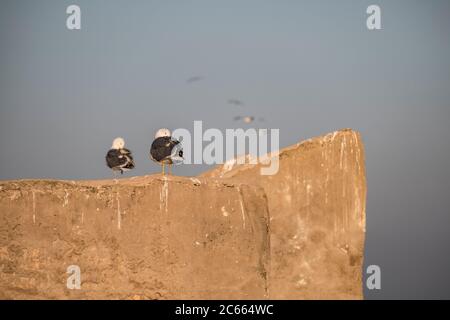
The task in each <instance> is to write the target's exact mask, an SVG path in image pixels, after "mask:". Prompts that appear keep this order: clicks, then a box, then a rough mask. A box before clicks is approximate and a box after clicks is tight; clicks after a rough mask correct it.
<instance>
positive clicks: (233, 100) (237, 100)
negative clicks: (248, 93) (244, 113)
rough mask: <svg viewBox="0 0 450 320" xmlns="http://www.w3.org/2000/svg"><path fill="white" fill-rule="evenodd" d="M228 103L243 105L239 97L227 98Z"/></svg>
mask: <svg viewBox="0 0 450 320" xmlns="http://www.w3.org/2000/svg"><path fill="white" fill-rule="evenodd" d="M228 103H229V104H233V105H235V106H243V105H244V102H243V101H242V100H239V99H228Z"/></svg>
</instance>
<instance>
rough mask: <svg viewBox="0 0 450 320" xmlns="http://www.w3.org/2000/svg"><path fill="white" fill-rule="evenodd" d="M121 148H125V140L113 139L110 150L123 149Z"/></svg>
mask: <svg viewBox="0 0 450 320" xmlns="http://www.w3.org/2000/svg"><path fill="white" fill-rule="evenodd" d="M123 147H125V140H123V138H120V137H118V138H115V139H114V141H113V144H112V147H111V148H112V149H116V150H118V149H123Z"/></svg>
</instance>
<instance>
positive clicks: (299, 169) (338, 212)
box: [202, 129, 366, 299]
mask: <svg viewBox="0 0 450 320" xmlns="http://www.w3.org/2000/svg"><path fill="white" fill-rule="evenodd" d="M260 168H261V166H260V165H249V164H245V165H233V161H230V162H228V163H227V164H225V165H224V166H220V167H218V168H216V169H214V170H212V171H210V172H207V173H205V174H203V175H202V176H203V177H205V178H206V177H209V178H221V179H229V180H230V181H233V183H238V182H241V181H245V183H248V184H254V185H259V186H261V187H263V188H264V190H265V192H266V195H267V198H268V203H269V214H270V230H271V235H270V237H271V270H270V274H269V298H271V299H361V298H362V297H363V292H362V289H363V288H362V265H363V252H364V237H365V202H366V180H365V167H364V149H363V145H362V142H361V137H360V135H359V133H357V132H354V131H352V130H350V129H346V130H341V131H337V132H334V133H331V134H328V135H326V136H324V137H319V138H314V139H310V140H307V141H304V142H301V143H299V144H297V145H295V146H292V147H289V148H286V149H283V150H281V151H280V167H279V171H278V173H277V174H276V175H273V176H263V175H260Z"/></svg>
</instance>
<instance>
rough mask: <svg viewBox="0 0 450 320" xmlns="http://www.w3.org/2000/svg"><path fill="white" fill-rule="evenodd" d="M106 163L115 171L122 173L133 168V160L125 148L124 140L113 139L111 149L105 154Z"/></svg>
mask: <svg viewBox="0 0 450 320" xmlns="http://www.w3.org/2000/svg"><path fill="white" fill-rule="evenodd" d="M106 165H107V166H108V167H109V168H110V169H112V170H113V172H114V175H115V174H116V172H120V174H123V172H124V171H128V170H131V169H133V168H134V160H133V156H132V155H131V151H130V150H128V149H126V148H125V141H124V140H123V139H122V138H120V137H119V138H116V139H114V141H113V144H112V147H111V149H110V150H109V151H108V153H107V154H106Z"/></svg>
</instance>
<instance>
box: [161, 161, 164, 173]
mask: <svg viewBox="0 0 450 320" xmlns="http://www.w3.org/2000/svg"><path fill="white" fill-rule="evenodd" d="M161 168H162V175H164V162H163V163H162V164H161Z"/></svg>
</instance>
